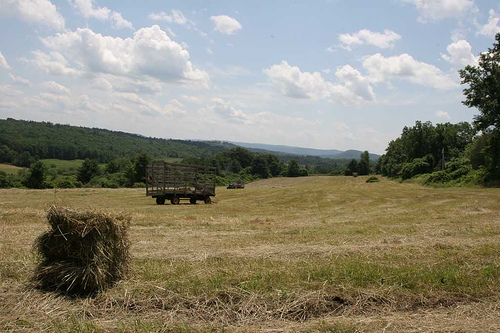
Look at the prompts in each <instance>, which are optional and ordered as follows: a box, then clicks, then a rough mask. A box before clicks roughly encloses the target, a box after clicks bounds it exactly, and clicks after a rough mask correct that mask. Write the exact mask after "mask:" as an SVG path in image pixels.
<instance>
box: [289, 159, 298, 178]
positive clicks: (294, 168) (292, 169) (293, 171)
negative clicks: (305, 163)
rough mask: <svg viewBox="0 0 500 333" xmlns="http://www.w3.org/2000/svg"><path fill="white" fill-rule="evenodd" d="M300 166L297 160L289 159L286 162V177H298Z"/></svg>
mask: <svg viewBox="0 0 500 333" xmlns="http://www.w3.org/2000/svg"><path fill="white" fill-rule="evenodd" d="M300 175H301V172H300V166H299V163H297V160H290V162H288V170H287V177H300Z"/></svg>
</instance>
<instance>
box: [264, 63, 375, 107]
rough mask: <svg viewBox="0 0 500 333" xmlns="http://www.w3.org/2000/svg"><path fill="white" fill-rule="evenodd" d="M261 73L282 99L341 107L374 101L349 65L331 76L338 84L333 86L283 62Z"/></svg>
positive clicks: (356, 72)
mask: <svg viewBox="0 0 500 333" xmlns="http://www.w3.org/2000/svg"><path fill="white" fill-rule="evenodd" d="M264 73H265V74H266V75H267V76H268V77H269V78H270V80H271V82H272V83H273V84H274V85H275V86H277V87H278V88H279V89H280V90H281V92H282V93H283V94H284V95H286V96H289V97H293V98H306V99H312V100H320V99H328V100H330V101H331V102H334V103H341V104H355V103H359V102H362V101H371V100H374V99H375V95H374V93H373V90H372V88H371V86H370V84H369V82H368V80H367V79H366V78H365V77H364V76H363V75H361V73H360V72H359V71H357V70H356V69H354V68H353V67H351V66H349V65H346V66H344V67H342V68H339V69H337V71H336V72H335V76H336V77H337V78H338V79H339V81H340V83H336V84H334V83H332V82H329V81H326V80H325V79H324V78H323V77H322V76H321V74H320V73H319V72H313V73H310V72H302V71H301V70H300V68H299V67H297V66H290V65H289V64H288V63H287V62H286V61H282V62H281V64H279V65H273V66H271V67H270V68H268V69H265V70H264ZM341 83H343V84H341Z"/></svg>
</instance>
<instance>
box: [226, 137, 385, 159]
mask: <svg viewBox="0 0 500 333" xmlns="http://www.w3.org/2000/svg"><path fill="white" fill-rule="evenodd" d="M231 143H232V144H235V145H237V146H241V147H244V148H247V149H249V150H252V151H257V152H259V151H260V152H263V150H265V151H268V152H275V153H278V154H283V155H285V154H286V155H298V156H318V157H324V158H331V159H349V160H350V159H353V158H354V159H357V160H359V157H360V155H361V153H362V151H360V150H354V149H350V150H346V151H342V150H337V149H314V148H301V147H292V146H285V145H270V144H264V143H246V142H234V141H231ZM379 157H380V155H377V154H372V153H370V159H371V160H372V161H375V160H377V159H378V158H379Z"/></svg>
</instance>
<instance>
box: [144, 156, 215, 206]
mask: <svg viewBox="0 0 500 333" xmlns="http://www.w3.org/2000/svg"><path fill="white" fill-rule="evenodd" d="M146 195H147V196H151V197H153V198H155V199H156V204H157V205H164V204H165V201H166V200H170V203H171V204H173V205H178V204H179V203H180V201H181V200H184V199H186V200H189V203H191V204H193V205H194V204H196V202H197V201H203V202H204V203H205V204H210V203H212V199H211V197H213V196H215V168H213V167H208V166H200V165H191V164H180V163H169V162H164V161H157V162H154V163H152V164H150V165H148V166H147V167H146Z"/></svg>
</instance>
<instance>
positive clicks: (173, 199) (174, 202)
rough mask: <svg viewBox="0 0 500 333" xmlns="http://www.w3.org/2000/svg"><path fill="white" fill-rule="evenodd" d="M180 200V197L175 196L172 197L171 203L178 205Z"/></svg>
mask: <svg viewBox="0 0 500 333" xmlns="http://www.w3.org/2000/svg"><path fill="white" fill-rule="evenodd" d="M180 202H181V200H180V199H179V197H173V198H172V199H170V203H171V204H172V205H178V204H179V203H180Z"/></svg>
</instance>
